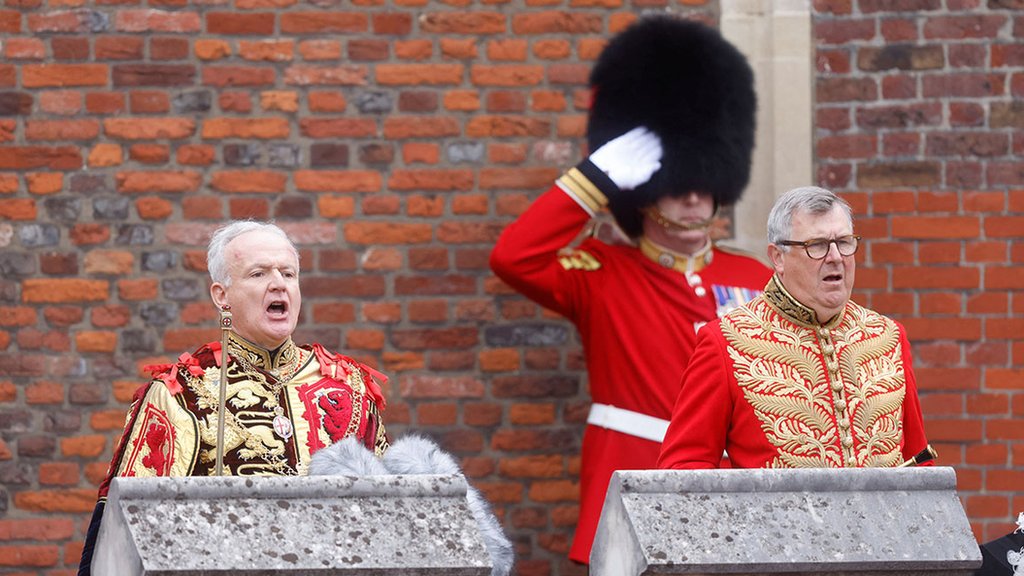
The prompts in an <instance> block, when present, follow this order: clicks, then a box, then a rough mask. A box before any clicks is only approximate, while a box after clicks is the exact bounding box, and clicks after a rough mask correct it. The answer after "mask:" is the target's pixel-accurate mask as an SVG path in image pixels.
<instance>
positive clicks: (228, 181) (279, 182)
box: [210, 170, 288, 194]
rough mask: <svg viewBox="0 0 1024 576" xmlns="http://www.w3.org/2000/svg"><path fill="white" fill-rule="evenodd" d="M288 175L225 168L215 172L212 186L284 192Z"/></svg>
mask: <svg viewBox="0 0 1024 576" xmlns="http://www.w3.org/2000/svg"><path fill="white" fill-rule="evenodd" d="M287 182H288V177H287V176H285V175H284V174H282V173H280V172H271V171H269V170H223V171H220V172H214V173H213V178H212V179H211V181H210V186H212V187H213V188H214V189H215V190H219V191H221V192H259V193H270V194H274V193H280V192H284V188H285V185H286V184H287Z"/></svg>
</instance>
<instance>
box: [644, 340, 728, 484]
mask: <svg viewBox="0 0 1024 576" xmlns="http://www.w3.org/2000/svg"><path fill="white" fill-rule="evenodd" d="M724 352H725V339H724V338H723V337H722V331H721V328H720V326H719V323H718V322H717V321H716V322H713V323H711V324H708V325H707V326H705V327H703V328H701V330H700V332H698V333H697V347H696V349H695V350H694V352H693V356H692V357H691V358H690V362H689V364H687V366H686V371H685V372H684V373H683V384H682V388H681V389H680V390H679V396H678V398H677V399H676V404H675V407H674V408H673V410H672V420H671V423H670V424H669V427H668V431H667V432H666V433H665V441H664V442H663V443H662V445H661V455H660V456H659V457H658V468H681V469H693V468H718V467H719V465H720V464H721V461H722V453H723V452H724V451H725V446H726V435H727V434H728V431H729V426H730V422H731V415H732V411H733V398H732V392H731V390H730V387H729V372H730V368H729V362H728V359H727V358H726V356H725V353H724Z"/></svg>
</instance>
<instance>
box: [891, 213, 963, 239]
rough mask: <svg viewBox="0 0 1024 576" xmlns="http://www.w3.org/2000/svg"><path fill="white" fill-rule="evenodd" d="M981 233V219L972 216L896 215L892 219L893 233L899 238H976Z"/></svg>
mask: <svg viewBox="0 0 1024 576" xmlns="http://www.w3.org/2000/svg"><path fill="white" fill-rule="evenodd" d="M980 233H981V223H980V221H979V219H978V218H976V217H971V216H894V217H893V219H892V234H893V236H895V237H897V238H913V239H920V240H929V239H935V240H948V239H951V238H963V239H968V238H970V239H974V238H977V237H978V235H979V234H980Z"/></svg>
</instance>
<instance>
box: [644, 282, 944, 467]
mask: <svg viewBox="0 0 1024 576" xmlns="http://www.w3.org/2000/svg"><path fill="white" fill-rule="evenodd" d="M926 446H927V440H926V439H925V434H924V424H923V421H922V418H921V406H920V403H919V401H918V397H917V383H916V381H915V379H914V371H913V368H912V366H911V354H910V343H909V342H908V341H907V337H906V334H905V333H904V330H903V327H902V326H900V325H899V324H897V323H896V322H894V321H893V320H890V319H889V318H886V317H885V316H882V315H881V314H878V313H877V312H873V311H871V310H868V309H867V308H864V307H862V306H859V305H857V304H855V303H853V302H848V303H847V305H846V308H845V309H844V310H843V312H842V313H840V314H838V315H837V316H836V317H835V318H833V319H832V320H830V321H829V322H828V323H826V324H825V325H819V324H818V322H817V321H816V319H815V317H814V312H813V311H811V310H810V309H808V308H805V307H804V306H802V305H800V304H799V303H798V302H797V301H796V300H795V299H793V298H792V297H791V296H790V295H789V294H788V293H787V292H786V291H785V290H784V289H783V288H782V287H781V285H779V284H778V283H777V281H776V280H775V279H773V280H772V282H771V283H769V285H768V286H767V288H766V289H765V293H764V294H763V295H762V296H760V297H758V298H756V299H754V300H753V301H751V302H750V303H749V304H747V305H746V306H744V307H742V308H739V309H736V310H734V311H733V312H731V313H730V314H728V315H727V316H725V318H723V319H722V320H721V321H720V322H715V323H712V324H708V325H707V326H706V327H705V328H704V329H703V330H701V331H700V334H699V336H698V342H697V350H696V351H695V352H694V353H693V358H692V360H691V361H690V364H689V366H688V367H687V369H686V373H685V375H684V376H683V385H682V390H681V391H680V394H679V401H678V402H677V403H676V405H675V408H674V411H673V414H672V423H671V425H670V426H669V429H668V432H667V433H666V435H665V442H664V444H663V445H662V451H661V456H660V458H659V461H658V465H659V466H660V467H662V468H717V467H718V464H719V461H720V457H721V455H722V451H723V450H727V451H728V453H729V460H730V462H731V465H732V466H733V467H736V468H808V467H810V468H843V467H874V466H879V467H881V466H898V465H899V464H901V463H903V462H904V461H905V460H907V459H909V458H912V457H913V456H915V455H916V454H918V453H919V452H921V450H923V449H924V448H925V447H926Z"/></svg>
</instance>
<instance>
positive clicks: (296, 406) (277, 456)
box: [115, 334, 388, 476]
mask: <svg viewBox="0 0 1024 576" xmlns="http://www.w3.org/2000/svg"><path fill="white" fill-rule="evenodd" d="M228 352H229V354H230V358H231V362H229V363H228V370H227V377H228V383H227V403H226V410H225V419H224V420H225V422H224V424H225V428H224V463H225V473H226V474H229V475H236V476H250V475H295V474H303V473H304V472H305V468H306V467H307V466H308V464H309V461H310V458H311V457H312V454H313V453H315V452H316V451H317V450H319V449H320V448H323V447H325V446H328V445H330V444H331V443H333V442H335V441H337V440H340V439H341V438H343V437H346V436H356V437H357V438H359V439H360V441H361V442H362V443H363V444H365V445H366V446H367V447H368V448H371V449H373V450H374V451H375V452H376V453H377V454H378V455H380V454H383V452H384V451H385V450H386V449H387V446H388V443H387V436H386V433H385V430H384V425H383V422H382V421H381V415H380V410H379V406H378V402H379V401H378V400H377V399H376V398H375V394H370V393H369V391H368V388H367V382H366V379H368V378H370V376H369V374H368V373H367V372H366V371H365V370H364V369H363V367H362V366H361V365H359V364H358V363H356V362H354V361H351V360H349V359H347V358H345V357H343V356H339V355H336V354H332V353H330V352H327V351H326V350H324V349H323V348H322V347H319V346H317V345H313V346H312V347H309V348H306V347H301V348H300V347H299V346H296V345H295V344H294V343H293V342H292V341H291V340H290V339H289V340H287V341H286V342H285V343H284V344H282V345H281V346H280V347H278V348H277V349H276V350H272V351H268V350H266V349H263V348H261V347H260V346H257V345H255V344H253V343H251V342H248V341H246V340H244V339H242V338H240V337H239V336H237V335H235V334H231V336H230V341H229V349H228ZM220 358H221V351H220V347H219V344H218V343H211V344H208V345H206V346H203V347H201V348H200V349H199V350H197V351H196V352H195V353H194V354H182V355H181V356H180V357H179V358H178V362H177V363H176V364H170V365H164V366H158V367H155V369H156V371H157V373H156V375H157V378H156V380H154V381H153V382H152V383H151V384H150V385H149V387H148V389H147V390H146V392H145V394H144V395H143V396H142V398H141V399H140V400H139V402H140V405H139V406H138V412H137V415H136V416H135V418H134V420H132V418H131V414H130V415H129V425H130V426H131V428H130V429H128V430H126V438H125V441H124V455H123V457H122V458H121V460H120V463H119V465H117V467H116V469H115V475H117V476H190V475H192V476H206V475H212V474H213V473H214V472H213V468H214V465H215V459H216V452H215V450H216V449H215V447H216V439H217V427H218V422H217V415H218V405H219V390H220V368H219V363H220ZM275 416H277V417H278V418H285V419H286V421H287V426H286V427H281V428H276V427H275ZM277 424H280V423H279V422H278V423H277ZM116 460H117V457H116V456H115V464H117V462H116Z"/></svg>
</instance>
